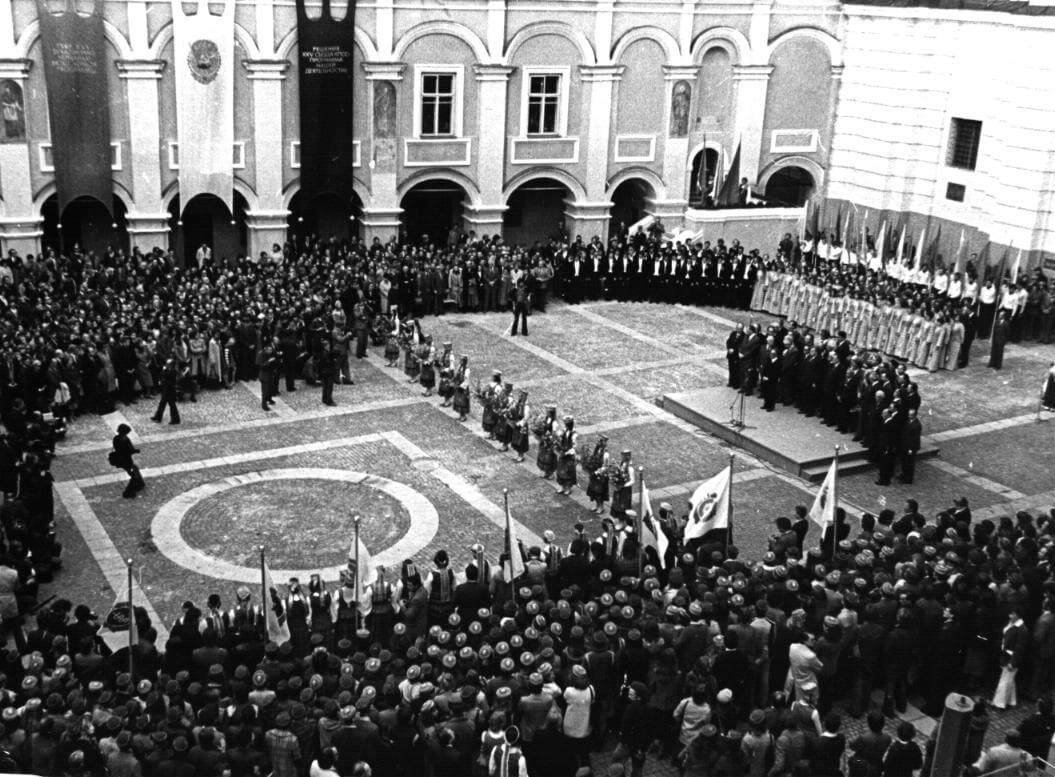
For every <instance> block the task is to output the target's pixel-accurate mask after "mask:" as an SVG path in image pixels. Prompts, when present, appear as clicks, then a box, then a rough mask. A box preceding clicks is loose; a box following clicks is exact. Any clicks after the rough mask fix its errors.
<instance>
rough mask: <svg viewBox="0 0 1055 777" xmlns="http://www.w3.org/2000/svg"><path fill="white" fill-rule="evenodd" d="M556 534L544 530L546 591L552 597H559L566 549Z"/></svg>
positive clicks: (543, 549) (543, 555)
mask: <svg viewBox="0 0 1055 777" xmlns="http://www.w3.org/2000/svg"><path fill="white" fill-rule="evenodd" d="M556 539H557V537H556V535H555V534H554V533H553V532H552V531H550V530H549V529H546V531H544V532H542V560H543V562H544V563H545V564H546V592H547V594H548V595H549V597H550V598H552V599H559V598H560V597H559V594H560V589H561V582H560V562H561V560H562V559H563V558H564V551H563V549H562V548H561V546H560V545H558V544H557V543H556Z"/></svg>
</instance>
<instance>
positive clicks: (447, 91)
mask: <svg viewBox="0 0 1055 777" xmlns="http://www.w3.org/2000/svg"><path fill="white" fill-rule="evenodd" d="M454 98H455V94H454V73H422V75H421V137H449V136H451V135H453V134H454Z"/></svg>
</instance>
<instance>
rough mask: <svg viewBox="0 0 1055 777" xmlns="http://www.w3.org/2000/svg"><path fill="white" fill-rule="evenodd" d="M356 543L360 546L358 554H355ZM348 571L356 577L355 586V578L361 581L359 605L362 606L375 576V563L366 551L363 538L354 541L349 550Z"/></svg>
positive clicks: (353, 579)
mask: <svg viewBox="0 0 1055 777" xmlns="http://www.w3.org/2000/svg"><path fill="white" fill-rule="evenodd" d="M356 543H358V544H359V552H358V554H357V553H356V552H355V549H356ZM348 571H349V572H351V573H352V574H353V575H355V577H353V578H352V581H353V582H352V585H353V586H354V585H355V582H354V581H355V578H358V579H359V603H360V604H362V601H363V597H364V596H366V589H367V588H369V587H370V586H371V585H373V582H374V577H375V575H374V563H373V561H371V559H370V551H368V550H367V549H366V545H365V544H363V540H362V538H361V537H356V538H355V539H353V540H352V545H351V547H350V548H349V549H348Z"/></svg>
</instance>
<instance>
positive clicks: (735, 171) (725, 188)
mask: <svg viewBox="0 0 1055 777" xmlns="http://www.w3.org/2000/svg"><path fill="white" fill-rule="evenodd" d="M739 202H740V144H739V143H737V144H736V153H735V154H733V161H732V163H730V165H729V172H728V173H726V174H725V180H724V181H723V182H722V188H721V191H719V192H718V199H717V204H718V205H736V204H738V203H739Z"/></svg>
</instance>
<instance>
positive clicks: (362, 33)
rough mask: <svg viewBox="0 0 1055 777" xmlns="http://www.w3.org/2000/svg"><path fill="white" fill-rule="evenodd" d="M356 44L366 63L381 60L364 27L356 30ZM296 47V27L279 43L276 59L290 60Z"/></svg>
mask: <svg viewBox="0 0 1055 777" xmlns="http://www.w3.org/2000/svg"><path fill="white" fill-rule="evenodd" d="M355 43H356V45H357V46H359V50H360V51H362V52H363V57H364V61H366V62H376V61H377V60H379V59H380V57H379V56H378V53H377V46H375V45H374V41H373V40H372V39H371V38H370V36H369V35H368V34H367V33H366V30H364V29H363V28H362V27H358V26H357V27H356V28H355ZM295 45H297V28H296V26H294V27H293V29H292V30H290V31H289V32H288V33H286V37H284V38H283V39H282V40H281V41H279V44H278V49H277V51H276V52H275V57H277V58H278V59H288V58H289V56H290V53H291V52H292V51H293V47H294V46H295Z"/></svg>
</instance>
